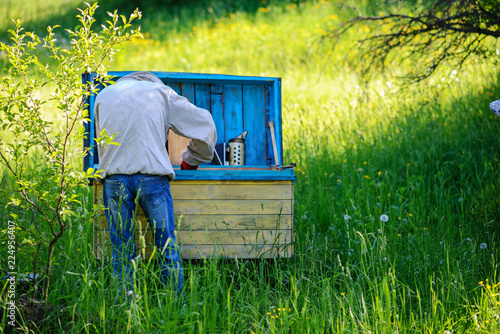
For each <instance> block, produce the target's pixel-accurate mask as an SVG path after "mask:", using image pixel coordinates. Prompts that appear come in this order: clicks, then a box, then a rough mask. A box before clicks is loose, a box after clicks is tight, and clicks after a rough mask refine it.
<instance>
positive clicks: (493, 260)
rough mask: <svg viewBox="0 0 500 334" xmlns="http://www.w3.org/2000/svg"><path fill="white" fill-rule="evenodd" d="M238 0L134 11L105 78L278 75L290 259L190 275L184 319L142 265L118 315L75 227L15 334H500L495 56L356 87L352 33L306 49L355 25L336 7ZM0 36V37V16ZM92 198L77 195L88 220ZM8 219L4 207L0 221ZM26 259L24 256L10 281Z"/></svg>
mask: <svg viewBox="0 0 500 334" xmlns="http://www.w3.org/2000/svg"><path fill="white" fill-rule="evenodd" d="M233 2H234V3H236V5H234V6H232V7H231V6H230V5H228V4H229V3H231V2H230V1H221V2H220V3H219V2H215V1H205V2H195V1H191V2H188V3H187V4H186V5H175V6H174V5H172V6H170V7H165V8H164V9H163V10H158V9H155V10H153V9H150V10H148V9H145V10H143V14H144V16H143V19H142V20H141V21H140V24H141V26H142V30H143V33H144V39H136V40H133V41H131V42H130V43H128V44H126V45H124V46H123V47H122V50H121V52H120V53H118V54H117V55H116V57H115V59H114V62H113V63H112V66H111V69H112V70H151V71H174V72H200V73H224V74H236V75H252V76H253V75H255V76H275V77H281V78H282V87H283V88H282V89H283V91H282V94H283V96H282V117H283V136H284V147H285V152H284V156H285V159H284V163H285V164H288V163H291V162H295V163H297V168H296V169H295V173H296V175H297V181H296V182H295V221H294V228H295V238H296V243H295V256H294V257H293V258H291V259H274V260H263V259H262V260H260V259H258V260H245V259H237V260H223V259H207V260H204V261H199V262H188V261H186V262H184V273H185V279H186V291H185V301H186V304H185V307H179V302H178V300H177V299H176V298H174V297H173V296H172V294H171V293H170V292H169V291H168V290H165V289H163V288H161V287H159V286H157V285H156V282H157V280H156V279H157V278H158V275H159V272H158V271H157V270H156V269H155V267H154V266H153V265H152V264H151V263H149V262H144V263H139V264H138V268H137V271H136V289H135V296H134V297H133V298H132V301H131V302H130V303H123V300H122V299H121V298H119V297H117V293H116V291H117V286H116V282H115V281H114V279H113V277H112V276H111V275H110V273H111V268H110V265H109V263H108V262H105V261H99V260H96V259H95V258H94V256H93V253H92V221H91V220H90V219H89V220H86V221H77V222H74V225H75V228H74V229H71V230H69V231H68V232H67V234H66V235H65V236H64V238H63V240H62V241H61V242H59V243H58V246H57V247H58V251H57V252H56V255H55V260H54V274H53V278H52V283H51V284H52V287H51V291H52V293H51V295H50V297H49V300H48V301H47V305H49V307H48V312H47V313H46V314H45V315H44V316H43V317H42V318H43V319H44V320H43V321H36V322H33V321H31V322H30V319H25V320H23V321H22V324H21V325H22V329H19V332H35V333H37V332H47V330H48V329H50V332H61V333H62V332H65V333H115V332H129V333H139V332H140V333H495V332H499V331H500V318H499V317H500V278H499V277H497V274H498V268H499V260H500V258H499V255H500V252H499V247H500V244H499V240H500V239H499V235H498V233H499V231H500V177H499V176H500V172H499V170H500V161H499V160H500V140H499V139H498V134H499V133H500V118H498V117H496V116H494V114H493V113H491V112H490V111H489V106H488V104H489V102H491V101H493V100H497V99H500V82H499V78H500V76H499V73H500V71H499V69H498V67H497V63H498V59H496V60H492V61H489V62H487V61H485V60H481V59H477V60H474V62H473V63H472V64H471V65H470V66H468V67H465V68H462V69H455V68H446V67H445V68H442V69H441V70H440V71H439V72H438V73H436V75H434V76H433V77H432V78H431V79H430V80H428V81H426V82H425V83H423V84H420V85H414V86H410V87H404V88H403V86H402V84H401V81H399V80H398V76H399V75H400V74H402V73H405V71H407V70H408V68H409V67H411V66H412V60H411V59H406V60H405V61H403V62H402V63H401V64H400V65H396V64H394V65H391V64H389V65H390V66H389V67H388V71H387V72H385V73H383V74H380V73H379V74H377V73H374V75H373V76H372V77H371V79H370V81H368V82H364V81H363V80H362V78H361V77H360V74H359V68H358V65H357V58H358V57H359V55H358V54H356V52H355V49H356V48H355V46H356V43H355V38H358V37H360V36H362V34H363V33H364V32H365V28H364V27H360V28H359V31H352V32H351V34H349V35H346V36H345V37H344V38H343V39H341V40H340V41H339V42H338V44H337V45H336V47H335V48H332V46H331V45H330V44H320V43H318V41H319V38H320V37H321V36H322V34H324V31H325V29H327V28H328V27H332V26H334V25H335V24H338V23H339V22H341V20H343V19H346V18H348V17H350V16H352V15H354V13H353V12H352V11H350V10H348V9H346V8H343V7H341V6H339V5H338V3H337V2H334V1H320V0H311V1H300V2H299V1H281V2H278V1H271V0H267V1H266V0H259V1H258V2H257V1H255V2H251V4H252V5H250V4H249V3H250V2H244V1H242V2H237V1H233ZM25 3H32V6H30V5H27V4H25ZM4 4H9V6H10V7H7V6H4V8H3V9H2V10H3V12H2V15H4V17H7V16H8V15H15V14H19V13H21V11H22V10H25V8H30V9H29V13H30V14H28V12H26V16H25V19H26V21H27V24H28V25H29V26H31V27H34V28H37V27H38V26H39V25H40V23H37V22H45V21H44V20H46V19H47V17H50V20H51V21H50V22H52V21H53V22H54V23H50V24H58V22H59V21H60V22H63V23H65V22H68V23H71V20H69V19H68V18H67V16H68V15H72V16H74V14H76V12H75V11H74V10H73V11H71V10H69V8H76V6H77V5H78V2H77V1H74V0H73V1H70V0H59V1H55V0H47V1H44V2H41V1H35V0H29V1H25V2H23V4H22V6H23V7H22V9H21V7H19V6H21V3H19V4H17V3H14V2H13V1H9V0H7V1H4ZM353 4H354V5H357V6H360V7H361V8H365V9H366V10H368V11H369V12H372V11H374V12H375V13H377V12H378V11H379V10H383V9H379V8H383V6H380V7H379V6H377V3H375V2H372V1H368V0H367V1H361V0H358V1H353ZM386 4H387V5H389V4H390V2H386ZM16 6H18V7H16ZM37 6H38V7H37ZM26 10H27V9H26ZM0 17H1V16H0ZM0 27H1V30H2V33H0V36H1V37H0V38H2V40H5V38H4V36H6V34H5V32H4V31H5V30H6V29H7V23H6V20H4V19H3V18H2V20H0ZM380 29H383V27H381V28H380ZM41 33H42V32H41ZM491 46H492V47H493V48H495V47H496V46H495V44H494V43H493V41H492V44H491ZM402 57H404V55H402ZM5 62H6V60H5V59H4V58H2V54H0V65H2V64H5ZM6 175H7V174H6ZM6 177H7V178H8V175H7V176H6ZM90 194H91V191H90V190H88V191H82V192H81V200H82V202H83V204H84V205H83V207H82V208H83V210H87V211H88V212H90V211H91V209H92V206H91V202H92V199H91V196H90ZM0 202H1V203H3V202H4V200H3V199H2V200H0ZM9 214H10V211H9V209H4V208H3V207H2V208H0V219H1V222H2V223H1V224H3V222H6V221H7V220H8V219H10V218H9ZM18 214H22V213H18ZM26 219H28V218H26ZM2 226H3V225H2ZM31 252H32V249H30V245H29V243H26V244H20V245H19V248H18V252H17V255H16V257H17V262H18V270H19V271H20V272H29V271H30V267H29V265H30V254H32V253H31ZM0 257H1V258H2V266H5V263H4V259H3V255H2V256H0ZM2 269H3V268H2ZM2 282H6V281H2ZM5 286H6V284H5V285H3V286H2V287H3V288H5ZM19 289H22V286H21V285H20V286H19ZM2 312H3V317H2V325H1V326H0V332H2V331H4V332H8V331H9V326H8V325H7V319H6V317H5V314H6V313H5V312H6V311H5V308H3V310H2Z"/></svg>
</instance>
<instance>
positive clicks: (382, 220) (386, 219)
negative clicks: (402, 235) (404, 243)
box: [380, 215, 389, 222]
mask: <svg viewBox="0 0 500 334" xmlns="http://www.w3.org/2000/svg"><path fill="white" fill-rule="evenodd" d="M380 221H381V222H387V221H389V216H388V215H381V216H380Z"/></svg>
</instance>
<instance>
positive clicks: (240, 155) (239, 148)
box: [227, 131, 248, 166]
mask: <svg viewBox="0 0 500 334" xmlns="http://www.w3.org/2000/svg"><path fill="white" fill-rule="evenodd" d="M247 133H248V131H244V132H243V133H241V134H240V135H238V136H236V137H234V138H233V139H230V140H229V142H228V147H227V152H228V153H229V165H230V166H242V165H244V164H245V137H246V136H247Z"/></svg>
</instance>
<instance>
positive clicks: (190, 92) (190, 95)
mask: <svg viewBox="0 0 500 334" xmlns="http://www.w3.org/2000/svg"><path fill="white" fill-rule="evenodd" d="M182 96H184V97H185V98H186V99H188V101H189V102H191V103H192V104H194V105H196V95H195V92H194V84H192V83H185V84H183V85H182Z"/></svg>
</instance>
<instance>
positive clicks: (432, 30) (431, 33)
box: [324, 0, 500, 82]
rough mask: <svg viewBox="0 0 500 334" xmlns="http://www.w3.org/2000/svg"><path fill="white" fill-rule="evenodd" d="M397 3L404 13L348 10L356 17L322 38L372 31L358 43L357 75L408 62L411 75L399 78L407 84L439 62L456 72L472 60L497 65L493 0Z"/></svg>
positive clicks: (498, 9) (499, 15)
mask: <svg viewBox="0 0 500 334" xmlns="http://www.w3.org/2000/svg"><path fill="white" fill-rule="evenodd" d="M403 3H404V6H402V7H401V8H404V9H406V10H405V11H404V12H398V11H394V10H391V9H390V8H383V7H380V8H379V11H380V10H383V12H384V13H387V14H384V15H380V16H378V15H363V13H362V12H361V11H360V10H358V9H356V8H353V7H349V8H351V9H352V10H355V12H357V14H358V16H356V17H354V18H352V19H350V20H348V21H346V22H343V24H342V25H341V26H340V27H337V28H335V29H333V30H330V31H329V32H328V34H327V35H326V36H325V37H324V38H326V39H328V40H332V39H333V40H335V39H337V38H339V37H340V36H342V35H344V34H345V33H346V32H348V31H349V30H352V29H354V28H356V27H358V28H359V26H360V25H365V26H368V27H369V28H372V29H371V30H370V33H368V35H367V36H366V37H364V38H363V39H361V40H360V41H359V42H360V44H359V51H360V52H361V58H360V59H361V60H362V69H363V72H364V73H367V72H368V69H369V68H371V69H373V67H375V68H376V69H379V70H382V71H383V70H384V68H385V67H386V65H387V64H388V63H391V62H394V61H399V62H401V61H405V60H406V61H408V60H409V61H411V62H412V63H413V64H412V70H411V72H410V73H407V74H406V76H405V78H406V79H408V80H409V81H410V82H419V81H422V80H424V79H426V78H428V77H429V76H431V75H432V74H433V73H434V72H435V71H436V70H437V69H438V68H439V67H440V66H441V65H443V64H444V63H448V64H450V65H452V66H453V68H455V69H457V70H458V69H460V68H461V67H462V66H463V65H464V64H466V62H467V61H468V60H470V59H471V56H472V55H477V56H480V57H482V58H487V59H489V60H493V61H496V62H497V61H498V57H499V56H498V51H497V47H496V46H495V45H496V43H497V38H498V37H500V29H499V28H500V1H499V0H432V1H417V2H413V4H412V5H411V6H408V1H406V2H404V1H403ZM344 7H347V6H344ZM392 7H394V6H392ZM408 8H409V9H410V10H408ZM381 27H382V28H383V29H379V28H381ZM373 28H377V29H373ZM381 31H382V33H381Z"/></svg>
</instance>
